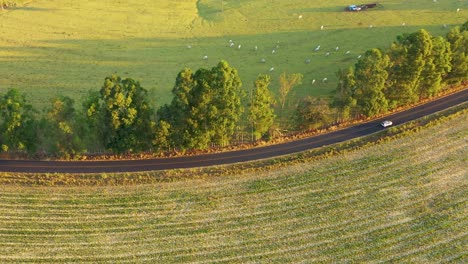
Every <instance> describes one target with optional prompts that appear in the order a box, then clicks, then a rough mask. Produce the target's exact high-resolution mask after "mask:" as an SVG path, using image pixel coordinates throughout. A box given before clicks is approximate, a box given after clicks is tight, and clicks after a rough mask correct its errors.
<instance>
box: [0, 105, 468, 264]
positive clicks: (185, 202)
mask: <svg viewBox="0 0 468 264" xmlns="http://www.w3.org/2000/svg"><path fill="white" fill-rule="evenodd" d="M467 119H468V116H467V115H466V113H465V114H464V115H460V116H458V117H456V118H455V119H452V120H449V121H444V122H443V123H442V124H440V125H436V126H433V127H430V128H428V129H425V130H422V131H420V132H417V133H415V134H412V135H410V136H407V137H405V138H401V139H396V140H393V141H389V142H386V143H383V144H380V145H375V146H370V147H366V148H363V149H361V150H359V151H354V152H349V153H347V154H343V155H339V156H335V157H332V158H330V159H327V160H322V161H314V162H310V163H307V164H298V165H292V166H288V167H286V168H284V169H281V170H278V171H270V172H265V173H255V174H254V175H251V174H248V173H246V174H243V175H231V176H226V177H218V178H204V179H185V180H180V181H176V182H163V183H159V184H155V185H143V186H124V187H100V188H93V187H73V188H71V187H68V188H59V187H55V188H46V187H14V186H1V187H0V262H2V263H5V262H15V261H18V262H23V261H34V262H41V261H43V262H54V263H60V262H67V261H71V260H75V261H77V260H79V261H80V262H92V263H96V262H119V263H122V262H136V261H141V262H144V261H147V262H150V263H155V262H160V263H168V262H188V261H191V262H197V263H206V262H242V263H245V262H267V261H271V262H276V263H284V262H301V261H304V262H312V261H324V262H340V261H346V262H376V261H386V260H390V261H393V262H413V263H414V262H418V263H431V262H445V261H448V260H455V261H456V262H464V261H465V262H466V260H467V258H466V239H467V235H468V232H467V229H466V226H467V223H468V221H467V201H466V198H467V197H466V189H467V187H468V181H467V170H466V163H467V157H468V148H467V147H468V145H467V141H466V139H467V137H468V122H467V121H468V120H467Z"/></svg>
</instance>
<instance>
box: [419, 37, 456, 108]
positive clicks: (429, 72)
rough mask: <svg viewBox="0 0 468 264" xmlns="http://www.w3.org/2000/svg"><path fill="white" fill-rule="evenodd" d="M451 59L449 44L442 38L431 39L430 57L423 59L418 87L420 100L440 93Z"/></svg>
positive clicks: (450, 66)
mask: <svg viewBox="0 0 468 264" xmlns="http://www.w3.org/2000/svg"><path fill="white" fill-rule="evenodd" d="M451 58H452V52H451V50H450V43H449V42H448V41H447V40H445V39H444V38H443V37H436V38H433V39H432V50H431V53H430V55H429V56H428V57H427V58H425V64H424V68H423V71H422V72H421V80H420V82H419V86H418V95H419V98H420V99H423V98H428V97H432V96H434V95H436V94H437V93H438V92H439V91H440V89H441V87H442V85H443V84H442V82H443V79H445V77H446V76H447V74H448V73H449V72H450V70H451V69H452V65H451V63H450V60H451Z"/></svg>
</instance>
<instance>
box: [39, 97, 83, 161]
mask: <svg viewBox="0 0 468 264" xmlns="http://www.w3.org/2000/svg"><path fill="white" fill-rule="evenodd" d="M77 120H78V119H77V114H76V111H75V107H74V101H73V99H71V98H70V97H67V96H58V97H56V98H55V99H52V100H51V106H50V108H49V109H48V110H47V113H46V115H45V116H44V117H43V119H42V121H41V129H42V134H43V136H42V137H43V139H42V141H43V147H44V148H45V150H46V151H47V152H48V153H50V154H53V155H55V156H58V157H69V156H73V155H77V154H79V153H82V152H83V151H84V145H83V141H82V139H83V138H84V137H85V135H84V134H82V133H80V132H81V131H82V130H81V128H79V126H80V125H81V124H80V123H77ZM38 132H39V131H38Z"/></svg>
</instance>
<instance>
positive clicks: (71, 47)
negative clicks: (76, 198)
mask: <svg viewBox="0 0 468 264" xmlns="http://www.w3.org/2000/svg"><path fill="white" fill-rule="evenodd" d="M22 2H24V1H20V3H19V5H18V7H16V8H12V9H8V10H6V11H3V12H1V11H0V72H1V73H2V76H1V78H0V92H5V91H6V90H7V89H9V88H19V89H20V90H21V91H24V92H26V93H27V94H28V96H29V100H30V101H31V102H32V103H33V104H34V105H35V106H38V107H43V106H45V105H47V104H48V101H47V100H48V98H50V97H52V96H54V95H56V94H64V95H68V96H71V97H72V98H75V99H77V100H79V99H80V98H81V97H82V96H83V95H84V94H85V92H86V91H87V90H89V89H95V90H97V89H99V88H100V87H101V85H102V82H103V79H104V77H105V76H108V75H110V74H112V73H117V74H119V75H121V76H123V77H132V78H134V79H137V80H140V81H141V83H142V85H143V86H144V87H145V88H147V89H149V90H151V91H152V92H151V95H152V98H153V99H154V100H155V101H156V102H157V105H161V104H162V103H166V102H168V101H169V100H170V98H171V95H170V90H171V89H172V86H173V83H174V81H175V77H176V74H177V73H178V72H179V71H180V70H181V69H183V68H184V67H190V68H192V69H198V68H200V67H212V66H214V65H215V64H216V63H217V62H218V61H219V60H221V59H225V60H227V61H228V62H229V63H230V64H231V65H233V66H234V67H236V68H238V70H239V72H240V76H241V78H242V80H243V82H244V88H245V89H250V88H251V87H252V82H253V80H254V79H255V78H256V76H257V75H258V74H260V73H270V72H269V69H270V67H274V68H275V70H274V71H273V72H271V73H270V74H271V75H272V76H273V80H274V82H273V83H272V86H271V88H272V89H273V90H276V89H278V78H279V74H280V73H282V72H289V73H293V72H299V73H302V74H303V75H304V82H303V84H302V85H301V86H299V87H297V88H296V89H295V90H294V91H293V94H294V96H291V98H298V97H302V96H304V95H306V94H310V95H317V96H320V95H327V94H329V92H330V91H331V90H332V89H334V88H335V87H336V82H337V77H336V76H335V73H336V71H337V70H338V69H340V68H345V67H348V66H350V65H352V64H353V63H354V62H355V61H356V57H357V56H358V55H359V54H361V53H363V52H364V51H365V50H367V49H369V48H372V47H383V48H384V47H388V46H389V44H390V43H391V42H392V41H393V40H394V39H395V37H396V36H397V35H399V34H402V33H404V32H414V31H416V30H418V29H420V28H426V29H427V30H429V31H431V32H432V33H433V34H435V35H439V34H445V33H446V32H448V30H449V29H450V28H451V27H453V26H454V25H457V24H462V23H463V22H465V20H466V17H467V16H468V13H467V12H468V0H453V1H437V2H435V3H434V2H432V1H426V0H415V1H410V2H408V1H396V0H384V1H379V3H381V6H380V7H379V8H377V9H375V10H369V11H366V12H360V13H350V12H344V11H343V9H344V7H345V6H346V5H348V4H351V2H352V1H342V0H340V1H328V0H317V1H306V0H296V1H279V0H249V1H247V0H233V1H231V0H229V1H228V0H225V1H217V0H216V1H215V0H200V1H195V0H179V1H168V0H156V1H154V0H152V1H149V0H141V1H137V2H135V1H134V2H130V1H111V0H99V1H74V0H34V1H27V2H26V4H23V3H22ZM457 8H461V11H460V12H456V9H457ZM300 15H302V18H301V19H299V16H300ZM402 23H406V25H405V26H402ZM443 24H446V25H447V28H444V27H443V26H442V25H443ZM322 25H323V26H324V29H323V30H320V27H321V26H322ZM370 25H372V26H373V28H369V27H370ZM229 40H233V42H234V43H235V47H232V48H230V47H229ZM239 44H240V45H241V46H242V47H241V49H238V48H237V46H238V45H239ZM189 45H190V46H191V47H192V48H190V49H189V48H188V46H189ZM277 45H278V47H276V46H277ZM318 45H320V46H321V49H320V51H318V52H314V49H315V47H316V46H318ZM254 46H258V50H257V51H255V50H254ZM337 46H338V47H339V50H338V51H336V47H337ZM273 49H275V50H276V54H272V50H273ZM348 50H349V51H350V53H349V54H347V55H346V54H345V52H346V51H348ZM326 52H330V53H331V54H330V56H325V53H326ZM205 55H206V56H208V59H207V60H202V57H203V56H205ZM261 58H265V59H266V63H261V62H260V60H261ZM306 59H310V60H311V63H310V64H306V63H305V60H306ZM323 78H328V80H329V81H328V82H327V83H322V82H320V80H322V79H323ZM313 79H316V80H317V82H316V83H315V85H312V80H313ZM292 101H294V99H293V100H292ZM289 103H290V104H291V103H293V102H289Z"/></svg>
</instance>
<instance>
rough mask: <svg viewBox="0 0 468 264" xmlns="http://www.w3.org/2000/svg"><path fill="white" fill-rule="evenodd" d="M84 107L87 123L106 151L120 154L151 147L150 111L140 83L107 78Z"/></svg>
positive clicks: (112, 77) (150, 108)
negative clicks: (97, 92)
mask: <svg viewBox="0 0 468 264" xmlns="http://www.w3.org/2000/svg"><path fill="white" fill-rule="evenodd" d="M87 107H88V108H87V110H86V113H87V116H88V120H89V122H90V123H92V124H93V125H94V128H95V129H97V130H98V131H97V132H98V135H99V137H100V139H101V141H102V142H103V145H104V146H105V147H106V148H107V149H110V150H112V151H115V152H118V153H122V152H134V151H141V150H147V149H149V148H150V147H151V141H152V139H153V133H154V131H153V129H154V125H155V124H154V122H153V121H152V112H153V109H152V107H151V105H150V104H149V102H148V100H147V91H146V89H144V88H143V87H141V85H140V83H139V82H137V81H135V80H133V79H131V78H126V79H121V78H120V77H119V76H117V75H112V76H109V77H106V78H105V80H104V85H103V86H102V88H101V90H100V91H99V96H98V97H93V98H90V100H88V102H87Z"/></svg>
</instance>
